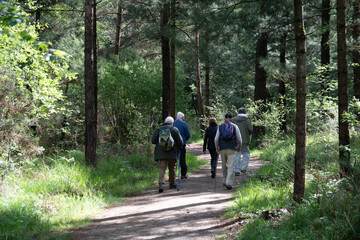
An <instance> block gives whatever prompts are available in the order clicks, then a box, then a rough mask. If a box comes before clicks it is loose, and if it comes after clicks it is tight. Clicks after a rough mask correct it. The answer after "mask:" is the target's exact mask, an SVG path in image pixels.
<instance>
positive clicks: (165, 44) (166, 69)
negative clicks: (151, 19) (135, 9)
mask: <svg viewBox="0 0 360 240" xmlns="http://www.w3.org/2000/svg"><path fill="white" fill-rule="evenodd" d="M169 16H170V5H169V3H168V2H165V3H164V4H163V6H162V14H161V26H160V29H161V54H162V69H163V74H162V86H163V89H162V120H164V119H165V118H166V117H167V116H169V115H170V40H169V36H168V30H169Z"/></svg>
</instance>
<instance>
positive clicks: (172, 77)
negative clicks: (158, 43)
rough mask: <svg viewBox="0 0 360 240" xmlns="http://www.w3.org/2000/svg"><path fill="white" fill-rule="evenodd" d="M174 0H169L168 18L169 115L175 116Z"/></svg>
mask: <svg viewBox="0 0 360 240" xmlns="http://www.w3.org/2000/svg"><path fill="white" fill-rule="evenodd" d="M175 14H176V0H171V9H170V18H171V33H172V34H171V39H170V115H171V116H172V117H173V118H175V117H176V116H175V112H176V80H175V79H176V62H175V53H176V50H175V47H176V46H175V40H176V32H175V29H176V24H175Z"/></svg>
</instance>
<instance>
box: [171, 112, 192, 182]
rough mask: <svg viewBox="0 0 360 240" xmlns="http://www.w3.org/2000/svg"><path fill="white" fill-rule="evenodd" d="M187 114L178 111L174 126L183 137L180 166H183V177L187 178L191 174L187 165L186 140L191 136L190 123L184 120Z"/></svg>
mask: <svg viewBox="0 0 360 240" xmlns="http://www.w3.org/2000/svg"><path fill="white" fill-rule="evenodd" d="M184 119H185V115H184V114H183V113H182V112H178V113H177V119H176V120H175V122H174V126H175V127H176V128H177V129H179V131H180V135H181V137H182V139H183V146H182V148H181V150H180V168H181V179H187V178H188V177H189V175H188V174H187V165H186V159H185V156H186V141H187V140H189V138H190V137H191V134H190V129H189V125H188V124H187V123H186V122H185V121H184Z"/></svg>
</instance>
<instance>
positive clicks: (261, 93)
mask: <svg viewBox="0 0 360 240" xmlns="http://www.w3.org/2000/svg"><path fill="white" fill-rule="evenodd" d="M267 41H268V34H267V33H266V32H261V33H260V35H259V37H258V40H257V44H256V56H255V57H256V60H255V91H254V100H255V101H259V100H260V101H261V102H262V103H266V99H267V90H266V79H267V75H266V71H265V69H264V67H262V66H261V63H260V61H261V60H262V59H264V58H266V57H267ZM259 109H260V110H259V111H260V112H259V113H257V114H255V117H256V118H258V117H260V116H259V115H261V112H263V111H264V107H263V106H260V108H259ZM264 132H265V128H264V127H263V126H254V132H253V137H254V138H255V139H257V138H258V137H259V136H261V135H263V134H264Z"/></svg>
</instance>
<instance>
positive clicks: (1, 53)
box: [0, 23, 74, 175]
mask: <svg viewBox="0 0 360 240" xmlns="http://www.w3.org/2000/svg"><path fill="white" fill-rule="evenodd" d="M11 31H12V32H14V33H15V35H14V36H9V35H6V34H5V35H0V42H1V44H0V89H1V91H0V102H1V105H2V108H1V110H0V115H1V120H0V130H1V131H0V132H1V133H0V136H1V139H2V141H1V143H0V149H1V151H0V152H1V155H0V165H1V166H2V170H1V171H0V175H4V174H5V172H6V171H7V169H9V170H11V169H15V168H17V167H19V166H20V165H21V164H23V163H24V162H25V161H28V160H30V159H31V158H32V157H34V156H36V155H38V154H40V153H41V152H42V151H43V150H44V149H43V148H42V147H41V146H39V145H38V141H39V137H41V130H42V131H44V129H45V128H46V127H45V126H49V125H50V126H51V124H52V123H53V122H54V121H56V118H57V117H58V116H59V115H60V114H62V112H63V111H64V110H65V105H63V104H62V101H63V100H64V96H63V94H62V91H61V89H60V87H61V83H62V81H63V80H64V79H72V78H73V77H74V74H73V73H71V72H69V71H68V70H67V69H68V65H67V62H66V59H64V58H58V59H57V60H56V61H50V60H49V59H48V58H47V57H48V53H46V52H43V51H40V50H39V49H37V48H35V47H34V46H33V44H32V43H31V42H29V41H24V40H23V39H22V38H21V37H20V35H21V34H20V33H21V32H23V31H28V32H29V33H30V34H31V35H32V36H34V37H35V38H36V36H37V34H36V31H35V29H34V27H32V26H27V25H25V24H24V23H22V24H17V25H15V26H13V27H11ZM41 126H44V128H41ZM34 130H35V131H34Z"/></svg>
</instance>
